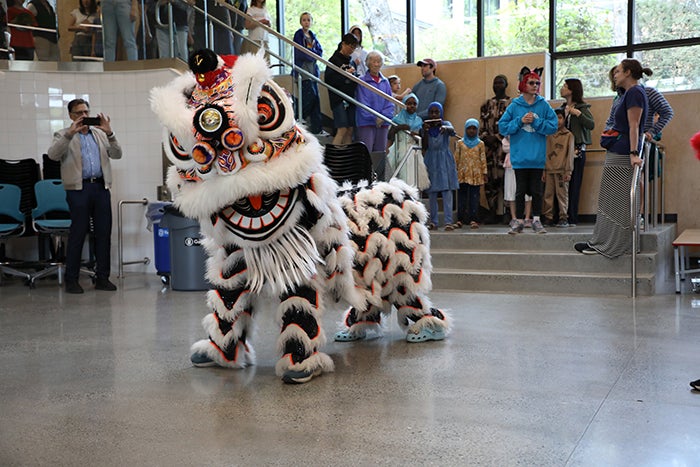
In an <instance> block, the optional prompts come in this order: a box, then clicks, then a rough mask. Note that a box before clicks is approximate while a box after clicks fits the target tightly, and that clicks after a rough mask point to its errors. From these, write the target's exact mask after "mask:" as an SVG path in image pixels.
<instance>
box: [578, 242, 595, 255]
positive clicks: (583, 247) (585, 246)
mask: <svg viewBox="0 0 700 467" xmlns="http://www.w3.org/2000/svg"><path fill="white" fill-rule="evenodd" d="M590 247H591V246H590V245H589V244H588V242H579V243H577V244H575V245H574V250H576V251H578V252H579V253H583V250H587V249H589V248H590Z"/></svg>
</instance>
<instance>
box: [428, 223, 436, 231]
mask: <svg viewBox="0 0 700 467" xmlns="http://www.w3.org/2000/svg"><path fill="white" fill-rule="evenodd" d="M436 229H437V225H435V224H433V223H432V222H430V223H428V230H436Z"/></svg>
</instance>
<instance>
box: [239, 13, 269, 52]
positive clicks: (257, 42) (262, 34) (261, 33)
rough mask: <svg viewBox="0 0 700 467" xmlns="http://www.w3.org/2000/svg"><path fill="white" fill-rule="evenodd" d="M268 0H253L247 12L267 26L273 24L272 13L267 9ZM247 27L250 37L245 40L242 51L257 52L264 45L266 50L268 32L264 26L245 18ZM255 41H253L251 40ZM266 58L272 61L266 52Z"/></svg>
mask: <svg viewBox="0 0 700 467" xmlns="http://www.w3.org/2000/svg"><path fill="white" fill-rule="evenodd" d="M266 2H267V0H252V1H251V2H250V6H249V7H248V11H247V13H248V14H249V15H250V16H252V17H253V18H255V19H256V20H257V21H259V22H260V23H262V24H264V25H265V26H270V25H271V24H272V21H271V18H270V14H269V13H268V12H267V10H266V9H265V3H266ZM245 27H246V29H247V30H248V39H249V40H247V41H244V42H243V47H242V52H243V53H252V54H254V53H256V52H257V51H258V49H260V47H264V48H265V50H267V48H268V40H267V36H268V33H267V31H265V29H264V28H261V27H260V26H258V23H255V22H254V21H251V20H249V19H246V20H245ZM250 41H253V42H250ZM265 60H267V61H268V62H269V61H270V59H269V56H268V55H267V53H266V54H265Z"/></svg>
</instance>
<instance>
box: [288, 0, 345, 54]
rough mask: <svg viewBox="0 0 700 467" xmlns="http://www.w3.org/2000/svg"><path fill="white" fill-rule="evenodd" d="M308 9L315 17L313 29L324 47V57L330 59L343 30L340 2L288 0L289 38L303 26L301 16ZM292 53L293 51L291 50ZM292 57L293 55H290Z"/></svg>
mask: <svg viewBox="0 0 700 467" xmlns="http://www.w3.org/2000/svg"><path fill="white" fill-rule="evenodd" d="M305 11H308V12H310V13H311V15H312V16H313V18H314V22H313V24H312V25H311V30H312V31H313V32H314V34H316V37H317V38H318V41H319V42H320V43H321V47H323V58H325V59H326V60H328V59H329V58H330V57H331V55H333V52H335V49H336V47H338V43H339V42H340V38H341V37H342V32H340V2H336V1H325V2H324V1H320V2H319V1H314V0H286V1H285V6H284V27H285V36H287V37H288V38H289V39H292V38H293V37H294V33H295V32H296V31H297V29H299V28H300V27H301V25H300V24H299V16H300V15H301V14H302V13H303V12H305ZM289 54H292V51H290V52H289ZM289 56H290V57H291V56H292V55H289Z"/></svg>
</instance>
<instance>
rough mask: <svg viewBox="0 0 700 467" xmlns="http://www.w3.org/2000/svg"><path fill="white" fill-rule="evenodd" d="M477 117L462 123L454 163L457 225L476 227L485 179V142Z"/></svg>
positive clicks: (486, 177)
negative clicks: (457, 189) (456, 184)
mask: <svg viewBox="0 0 700 467" xmlns="http://www.w3.org/2000/svg"><path fill="white" fill-rule="evenodd" d="M478 135H479V121H478V120H476V119H475V118H470V119H469V120H467V121H466V122H465V123H464V136H463V137H462V139H461V140H459V141H458V142H457V146H456V147H455V155H454V156H455V163H456V165H457V179H458V180H459V193H458V202H457V222H456V223H455V225H456V226H457V227H462V225H463V224H466V223H469V226H470V227H471V228H472V229H478V228H479V217H478V214H479V201H480V199H481V186H482V185H483V184H485V183H486V182H487V181H488V168H487V166H486V145H485V144H484V142H483V141H481V140H480V139H479V136H478Z"/></svg>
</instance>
